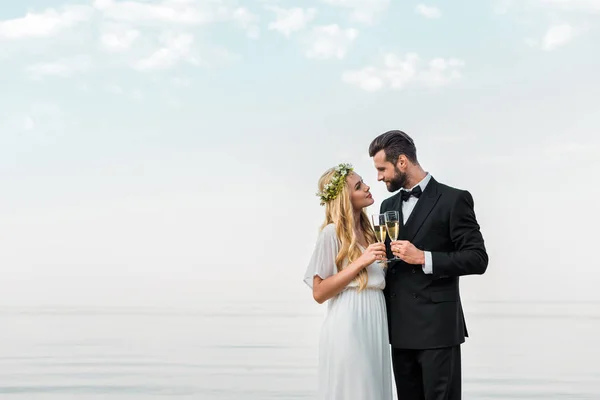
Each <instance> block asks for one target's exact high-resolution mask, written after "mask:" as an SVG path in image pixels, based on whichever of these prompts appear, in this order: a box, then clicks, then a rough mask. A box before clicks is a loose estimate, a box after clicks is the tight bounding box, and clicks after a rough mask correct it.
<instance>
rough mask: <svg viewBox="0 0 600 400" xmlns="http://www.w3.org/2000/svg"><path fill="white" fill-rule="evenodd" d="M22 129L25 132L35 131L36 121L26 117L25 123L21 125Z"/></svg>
mask: <svg viewBox="0 0 600 400" xmlns="http://www.w3.org/2000/svg"><path fill="white" fill-rule="evenodd" d="M21 127H22V128H23V130H24V131H32V130H34V129H35V121H34V120H33V118H31V117H30V116H26V117H25V118H24V119H23V123H22V124H21Z"/></svg>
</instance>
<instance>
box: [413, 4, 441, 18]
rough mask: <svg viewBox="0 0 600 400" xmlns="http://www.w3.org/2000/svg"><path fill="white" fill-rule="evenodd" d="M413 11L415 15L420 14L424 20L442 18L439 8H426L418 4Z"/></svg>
mask: <svg viewBox="0 0 600 400" xmlns="http://www.w3.org/2000/svg"><path fill="white" fill-rule="evenodd" d="M415 11H416V12H417V14H421V15H422V16H424V17H425V18H429V19H434V18H440V17H441V16H442V12H441V11H440V9H439V8H437V7H430V6H426V5H425V4H419V5H418V6H417V8H416V9H415Z"/></svg>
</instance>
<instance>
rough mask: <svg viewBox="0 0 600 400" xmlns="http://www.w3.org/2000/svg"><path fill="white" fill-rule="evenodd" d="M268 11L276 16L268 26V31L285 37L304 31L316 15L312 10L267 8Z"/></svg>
mask: <svg viewBox="0 0 600 400" xmlns="http://www.w3.org/2000/svg"><path fill="white" fill-rule="evenodd" d="M269 9H270V10H271V11H273V12H274V13H275V14H276V20H275V21H273V22H271V23H270V24H269V30H274V31H278V32H280V33H282V34H283V35H285V36H290V35H291V34H292V33H294V32H298V31H301V30H303V29H305V28H306V26H307V25H308V23H309V22H311V21H312V20H313V19H314V18H315V15H316V13H317V11H316V10H315V9H314V8H307V9H304V8H299V7H295V8H289V9H285V8H281V7H269Z"/></svg>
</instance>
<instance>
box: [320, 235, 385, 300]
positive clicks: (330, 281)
mask: <svg viewBox="0 0 600 400" xmlns="http://www.w3.org/2000/svg"><path fill="white" fill-rule="evenodd" d="M384 258H385V245H384V244H383V243H374V244H372V245H370V246H369V247H367V249H366V250H365V252H364V253H363V254H362V255H361V256H360V257H359V258H358V259H357V260H356V261H354V262H352V263H351V264H350V265H348V266H347V267H346V268H344V269H343V270H341V271H340V272H338V273H337V274H335V275H332V276H330V277H327V278H325V279H323V278H321V277H320V276H319V275H315V276H314V278H313V297H314V299H315V301H316V302H317V303H319V304H322V303H324V302H325V301H327V300H329V299H330V298H332V297H334V296H335V295H337V294H338V293H340V292H341V291H342V290H344V288H345V287H346V286H347V285H348V284H349V283H350V282H352V280H353V279H354V278H356V276H357V275H358V273H359V272H360V271H361V270H362V269H363V268H365V267H367V266H368V265H371V264H372V263H373V262H375V261H376V260H382V259H384Z"/></svg>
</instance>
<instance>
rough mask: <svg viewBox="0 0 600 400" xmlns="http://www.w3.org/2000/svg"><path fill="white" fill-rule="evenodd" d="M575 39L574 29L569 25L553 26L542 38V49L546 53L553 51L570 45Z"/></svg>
mask: <svg viewBox="0 0 600 400" xmlns="http://www.w3.org/2000/svg"><path fill="white" fill-rule="evenodd" d="M574 37H575V32H574V30H573V27H571V25H569V24H561V25H554V26H551V27H550V28H549V29H548V30H547V31H546V33H545V34H544V37H543V38H542V42H541V47H542V50H544V51H553V50H556V49H558V48H559V47H562V46H564V45H566V44H567V43H569V42H570V41H571V40H573V38H574Z"/></svg>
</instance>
